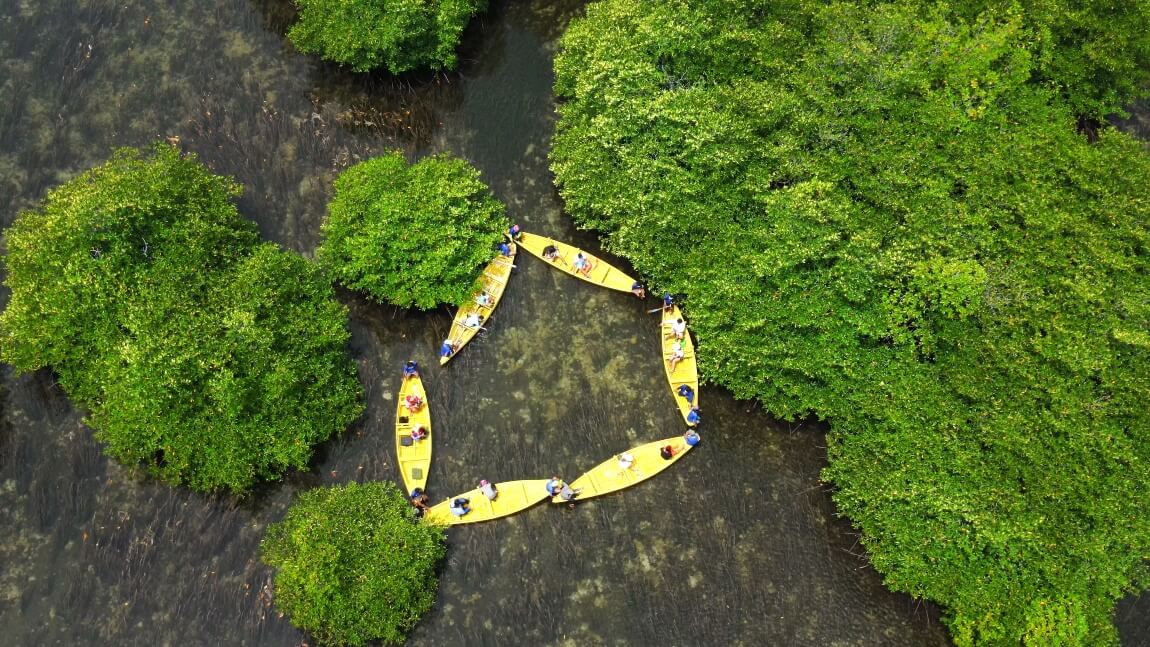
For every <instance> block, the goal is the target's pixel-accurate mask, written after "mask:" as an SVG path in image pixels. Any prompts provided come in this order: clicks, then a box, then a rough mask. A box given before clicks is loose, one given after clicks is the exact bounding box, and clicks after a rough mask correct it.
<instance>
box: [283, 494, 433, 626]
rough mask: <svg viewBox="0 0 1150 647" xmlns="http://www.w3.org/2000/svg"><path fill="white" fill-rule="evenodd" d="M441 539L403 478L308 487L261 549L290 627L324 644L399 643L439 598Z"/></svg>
mask: <svg viewBox="0 0 1150 647" xmlns="http://www.w3.org/2000/svg"><path fill="white" fill-rule="evenodd" d="M443 540H444V538H443V531H442V530H440V529H439V528H437V527H435V526H431V525H428V524H425V523H420V522H419V521H418V520H416V519H415V518H414V516H413V515H412V508H411V506H410V505H409V504H408V502H407V500H406V499H405V498H404V497H403V495H402V494H400V492H399V490H398V489H397V488H396V487H395V485H393V484H391V483H366V484H363V485H358V484H355V483H352V484H350V485H347V486H344V487H333V488H320V489H315V490H311V491H309V492H306V493H304V494H303V495H302V496H300V497H299V499H298V500H297V501H296V502H295V504H294V505H292V507H291V509H290V510H288V513H287V516H286V517H285V518H284V520H283V521H282V522H280V523H277V524H273V525H271V526H269V527H268V529H267V534H266V535H265V537H264V541H263V544H262V545H261V549H262V552H263V559H264V562H266V563H267V564H268V565H269V566H271V567H273V568H275V569H276V574H275V602H276V606H277V607H278V608H279V609H280V610H281V611H283V612H284V613H286V614H287V615H288V616H289V617H290V618H291V621H292V624H294V625H295V626H297V627H299V628H300V629H303V630H305V631H309V632H311V633H312V634H314V635H315V637H316V638H318V639H319V640H320V641H322V642H324V643H328V644H333V645H343V644H348V645H362V644H364V643H365V642H367V641H369V640H376V639H379V640H383V641H386V642H393V643H394V642H401V641H402V640H403V639H404V636H405V634H406V633H407V631H408V630H410V629H411V627H413V626H414V625H415V623H416V622H417V621H418V620H419V618H420V616H422V615H423V614H424V613H426V612H427V611H428V610H429V609H430V608H431V606H432V605H433V604H434V603H435V591H436V587H437V586H438V580H437V577H436V574H435V567H436V564H437V563H438V562H439V560H440V559H442V558H443V555H444V552H445V548H444V544H443Z"/></svg>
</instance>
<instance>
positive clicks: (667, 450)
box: [659, 445, 679, 461]
mask: <svg viewBox="0 0 1150 647" xmlns="http://www.w3.org/2000/svg"><path fill="white" fill-rule="evenodd" d="M678 453H679V450H677V449H675V448H674V447H672V446H671V445H663V448H662V449H660V450H659V455H660V456H662V457H663V460H665V461H669V460H671V459H672V458H674V457H675V454H678Z"/></svg>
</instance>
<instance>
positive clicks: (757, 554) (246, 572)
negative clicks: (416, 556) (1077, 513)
mask: <svg viewBox="0 0 1150 647" xmlns="http://www.w3.org/2000/svg"><path fill="white" fill-rule="evenodd" d="M493 4H494V6H493V8H492V9H491V10H490V11H489V12H487V13H486V14H485V15H484V16H483V17H481V18H480V19H479V20H478V21H477V23H476V24H475V25H473V27H472V28H471V29H470V30H469V32H468V34H467V39H466V44H465V46H464V48H463V51H462V58H463V60H464V64H463V67H462V70H461V71H460V72H459V73H456V74H451V75H439V76H430V75H425V76H410V77H403V78H401V79H394V78H390V77H387V76H385V75H351V74H347V73H344V72H341V71H340V70H338V69H337V68H335V67H332V66H328V65H324V64H320V63H318V62H316V61H315V60H313V59H311V58H308V57H303V56H300V55H298V54H295V53H294V52H293V51H292V50H291V48H290V46H289V45H287V44H286V42H285V41H284V39H283V36H282V35H283V31H284V30H285V29H286V26H287V25H288V24H290V21H291V18H292V16H291V14H292V12H291V9H290V5H289V4H288V3H286V2H282V1H281V0H259V1H255V2H243V1H231V2H228V1H224V0H219V1H217V2H212V1H210V0H188V1H186V2H179V3H166V2H159V0H141V1H139V2H134V3H131V4H130V5H128V6H125V5H124V4H123V3H117V2H112V1H111V0H89V1H86V2H76V1H75V0H43V1H39V2H35V1H32V0H20V1H19V2H17V3H16V6H15V8H13V9H10V10H9V11H7V12H6V15H5V16H4V17H3V18H0V66H2V68H0V69H2V70H3V71H2V72H0V105H2V106H5V107H6V108H7V110H6V111H4V112H3V113H0V196H2V197H3V198H4V199H3V200H2V202H0V204H2V206H0V210H2V211H0V224H3V225H4V226H7V225H8V224H10V223H11V222H12V220H13V218H14V217H15V215H16V213H17V212H18V211H19V209H20V208H23V207H27V206H28V205H30V204H32V203H34V202H35V201H36V200H39V199H40V198H41V197H42V196H43V195H44V193H45V191H46V190H48V189H49V188H50V187H52V186H54V185H55V184H58V183H59V182H61V181H64V180H66V179H68V178H69V177H72V176H73V175H75V174H76V173H77V172H79V171H82V170H83V169H85V168H87V167H89V166H91V165H94V164H97V163H99V162H101V161H102V160H104V159H105V158H106V157H107V156H108V154H109V151H110V150H111V149H112V148H113V147H115V146H122V145H133V146H138V145H145V144H147V143H148V142H151V141H154V140H156V139H162V138H167V139H170V140H171V141H173V142H178V143H179V145H180V146H182V147H183V148H184V149H186V150H189V151H193V152H195V153H197V154H198V155H200V156H201V159H203V160H204V161H205V162H206V163H207V164H208V165H209V166H210V167H211V168H212V169H213V170H214V171H216V172H218V173H223V174H228V175H232V176H234V177H236V178H237V179H238V180H239V181H240V182H242V183H243V184H244V186H245V189H246V192H245V195H244V197H243V198H242V199H241V200H240V209H241V211H242V213H243V214H244V215H245V216H246V217H249V218H251V219H253V220H254V221H256V222H257V223H258V224H259V227H260V231H261V232H262V234H263V235H264V236H265V237H266V238H268V239H270V240H273V241H276V242H277V243H279V244H280V245H282V246H283V247H285V248H288V249H292V250H296V251H298V252H300V253H303V254H305V255H308V256H310V255H311V254H312V252H313V250H314V248H315V245H316V243H317V239H318V232H319V225H320V222H321V221H322V218H323V213H324V205H325V203H326V201H327V198H328V193H329V190H330V184H331V180H332V178H333V177H334V176H335V174H336V173H337V172H338V171H339V170H340V169H341V168H344V167H345V166H346V165H348V164H350V163H353V162H355V161H356V160H358V159H362V158H364V157H368V156H371V155H375V154H378V153H379V152H381V151H384V150H386V149H388V148H400V149H402V150H404V151H405V152H407V153H408V154H409V155H410V156H411V157H412V158H413V159H414V158H416V157H420V156H423V155H426V154H429V153H434V152H439V151H450V152H452V153H454V154H456V155H459V156H462V157H464V158H466V159H468V160H470V161H471V162H473V163H474V164H475V165H476V166H477V167H478V168H479V169H480V170H481V172H482V174H483V178H484V180H485V181H486V182H487V183H489V184H490V185H491V186H492V188H493V190H494V191H495V193H496V195H497V196H498V197H499V198H500V199H501V200H503V201H504V202H505V203H506V204H507V205H508V211H509V215H510V216H511V217H512V218H513V219H514V220H516V221H518V222H520V223H522V224H523V226H524V228H525V229H527V230H528V231H535V232H539V233H546V234H550V235H553V236H555V237H561V238H564V239H567V240H570V241H573V242H575V243H577V244H580V245H583V246H586V247H588V248H590V249H595V250H597V249H598V243H597V241H596V239H595V237H594V236H593V235H590V234H588V233H586V232H578V231H576V230H575V229H574V227H573V225H572V224H571V222H570V220H569V219H568V218H567V217H566V216H565V215H564V214H563V213H562V211H561V203H560V201H559V199H558V197H557V195H556V193H555V191H554V188H553V186H552V183H551V176H550V173H549V171H548V169H547V151H548V144H547V143H548V139H549V137H550V134H551V131H552V127H553V121H554V104H553V100H552V97H551V93H550V88H551V82H552V75H551V59H552V56H553V54H554V46H555V45H554V44H555V39H556V38H557V37H558V35H559V34H560V33H561V31H562V29H563V27H564V26H565V25H566V23H567V21H568V20H569V19H570V18H571V16H573V15H577V14H578V12H579V11H581V7H582V2H571V1H560V2H548V1H547V0H534V1H531V2H518V3H509V2H494V3H493ZM621 264H622V265H624V267H625V266H626V265H625V263H621ZM518 265H519V267H518V270H517V271H516V273H515V275H514V276H513V277H512V279H511V281H510V283H509V287H508V291H507V294H506V296H505V298H504V301H503V303H502V304H501V305H500V307H499V310H498V311H497V312H496V314H495V316H494V318H493V319H492V320H491V324H490V332H488V333H486V334H484V335H482V336H481V337H479V338H478V339H477V340H476V341H474V342H472V344H471V345H470V346H468V347H467V348H466V349H465V350H464V351H463V353H462V354H461V355H460V357H458V358H457V359H455V360H454V361H453V362H452V363H451V364H450V365H449V366H448V367H447V368H446V369H445V370H440V369H439V367H438V366H437V365H436V362H435V361H434V358H435V349H436V348H437V344H438V341H439V340H441V339H442V338H443V337H444V335H445V333H446V331H447V329H448V326H449V323H450V313H449V312H447V311H446V310H442V311H438V312H431V313H418V312H407V311H403V310H397V309H394V308H390V307H381V306H377V305H374V304H371V303H369V302H367V301H366V300H363V299H360V298H359V297H357V296H356V295H354V294H349V293H342V294H341V298H342V299H343V300H344V302H345V303H347V304H348V306H349V308H350V310H351V324H350V325H351V330H352V335H353V339H352V352H353V354H354V356H355V358H356V360H357V361H358V364H359V368H360V377H361V379H362V381H363V384H364V386H365V389H366V403H367V409H366V412H365V413H364V415H363V417H362V418H361V419H360V420H359V421H358V422H357V423H356V424H355V425H353V427H352V428H351V429H349V430H348V432H347V433H346V434H344V435H343V436H342V437H340V438H338V439H335V440H333V441H330V442H329V443H327V444H325V445H324V446H322V447H321V448H320V451H319V453H318V454H317V457H316V459H315V461H314V462H313V465H314V469H313V470H312V471H311V472H310V473H306V474H293V475H291V476H290V477H289V478H288V479H287V480H286V481H285V482H283V483H275V484H269V485H267V486H264V487H262V488H260V490H259V491H258V492H256V493H255V494H254V495H253V496H251V497H249V498H248V499H246V500H243V501H239V502H237V501H234V500H231V499H228V498H212V497H204V496H202V495H198V494H193V493H190V492H187V491H184V490H180V489H172V488H169V487H166V486H163V485H159V484H157V483H155V482H152V481H150V480H141V479H138V478H136V477H134V476H133V475H131V474H130V473H126V472H125V471H124V470H123V469H121V468H120V467H119V466H117V465H116V464H114V463H110V462H108V461H107V460H105V459H104V458H103V457H102V455H101V453H100V448H99V446H98V444H97V443H96V442H95V441H94V440H93V439H92V436H91V433H90V431H89V430H87V429H86V428H85V427H84V425H83V424H82V415H81V414H80V413H79V412H77V411H76V410H75V409H74V408H73V407H72V405H71V404H70V403H69V402H68V400H67V398H65V397H64V395H63V394H62V393H61V391H60V390H59V388H57V387H56V386H55V384H54V382H53V378H52V375H51V373H50V372H48V371H40V372H38V373H35V374H32V375H23V376H14V375H13V374H12V372H11V369H10V368H9V367H5V368H4V369H3V370H4V372H3V378H4V379H3V385H2V388H3V393H2V394H0V395H2V398H0V402H2V406H3V412H2V416H0V564H2V566H0V642H2V643H3V644H5V645H19V646H23V645H108V644H116V645H180V646H190V645H240V644H242V645H293V644H300V643H301V642H303V641H304V640H305V637H304V636H303V635H302V634H300V633H299V632H297V631H296V630H295V629H293V628H292V627H291V625H290V624H289V623H288V621H287V620H286V619H285V618H280V617H278V616H277V614H276V613H275V611H274V608H273V607H271V606H270V599H269V590H270V589H269V582H270V573H269V571H268V570H267V569H266V568H265V567H263V566H262V565H261V564H260V563H259V561H258V556H257V546H258V543H259V541H260V539H261V538H262V536H263V530H264V528H265V527H266V525H267V524H268V523H270V522H273V521H276V520H278V519H280V518H281V517H282V516H283V514H284V511H285V509H286V506H287V505H288V504H289V502H290V500H291V497H292V496H293V494H294V493H296V492H298V491H301V490H303V489H307V488H311V487H315V486H319V485H328V484H334V483H344V482H348V481H353V480H358V481H365V480H394V479H395V478H396V477H397V474H396V471H395V466H394V462H393V448H392V432H391V424H392V422H393V415H394V393H395V389H396V387H397V386H398V372H399V367H400V365H401V364H402V362H403V360H406V359H408V358H412V357H414V358H417V359H420V360H422V363H423V364H424V366H425V367H426V369H425V370H424V380H425V383H426V384H427V386H428V389H429V395H430V406H431V407H432V416H433V419H434V422H435V428H436V430H437V434H436V440H435V442H436V445H435V458H434V461H433V466H432V470H431V474H430V488H431V490H432V493H433V495H434V498H435V499H436V500H437V501H438V500H440V499H442V498H443V497H446V496H448V495H451V494H453V493H455V492H458V491H462V490H465V489H468V488H470V487H472V486H473V485H474V483H475V482H476V481H477V480H478V479H479V478H488V479H492V480H513V479H520V478H545V477H547V476H550V475H551V474H553V473H559V474H562V475H566V476H568V477H570V478H574V476H576V475H577V474H579V473H581V472H582V471H583V470H584V469H585V468H587V467H590V466H591V465H594V464H595V463H597V462H599V461H600V460H603V459H605V458H607V457H608V456H610V455H611V454H613V453H615V452H618V451H620V450H621V449H624V448H626V447H628V446H629V445H631V444H635V443H638V442H641V441H647V440H654V439H658V438H661V437H665V436H670V435H673V434H678V433H681V431H682V430H683V425H682V422H681V420H680V419H679V416H678V414H677V412H676V411H675V409H674V406H673V402H672V399H671V397H670V394H669V392H668V389H667V387H666V383H665V381H664V378H663V373H662V368H661V366H660V360H659V350H658V348H659V347H658V336H657V335H658V332H657V328H656V324H657V319H655V318H654V316H653V315H647V314H646V313H645V309H646V308H648V307H651V304H644V303H640V302H639V301H637V300H635V299H633V298H632V297H630V296H628V295H622V294H616V293H609V292H607V291H604V290H599V289H596V288H594V287H592V286H589V285H586V284H584V283H582V282H579V281H576V280H573V279H570V278H568V277H566V276H565V275H562V274H560V273H558V272H556V271H554V270H551V269H550V268H548V267H546V266H544V265H543V264H542V263H540V262H537V261H535V260H534V259H532V258H527V257H523V258H521V259H520V261H519V263H518ZM4 298H6V295H5V297H4ZM699 347H700V352H706V340H705V339H703V340H699ZM701 397H702V399H703V402H704V410H705V414H706V420H705V423H704V426H703V427H702V433H703V437H704V443H703V444H702V445H700V446H699V447H698V448H697V449H696V450H695V451H694V452H692V453H691V454H690V455H688V456H686V457H685V458H684V459H683V460H682V461H681V462H679V463H678V464H677V465H676V466H675V467H674V468H673V469H672V470H670V471H668V472H666V473H665V474H663V475H661V476H659V477H658V478H656V479H654V480H652V481H650V482H648V483H645V484H643V485H641V486H638V487H636V488H633V489H632V490H629V491H626V492H623V493H621V494H619V495H616V496H611V497H606V498H603V499H599V500H595V501H591V502H587V503H585V504H583V505H581V506H580V507H578V508H576V509H575V510H567V509H565V508H559V507H551V506H549V505H542V506H539V507H536V508H533V509H531V510H529V511H527V512H526V513H523V514H521V515H518V516H516V517H513V518H510V519H507V520H502V521H496V522H492V523H488V524H483V525H478V526H473V527H461V528H456V529H453V530H451V531H450V532H449V542H450V549H449V553H448V559H447V562H446V564H445V566H444V568H443V572H442V579H441V583H440V596H439V602H438V604H437V606H436V608H435V610H434V611H433V612H432V613H431V614H430V616H429V617H427V618H426V619H425V620H424V621H423V622H422V623H421V624H420V625H419V627H418V628H417V629H416V631H415V632H414V634H413V636H412V638H411V640H410V643H411V644H414V645H437V646H442V645H580V646H582V645H597V644H612V645H617V644H627V645H658V644H668V645H739V644H742V645H884V646H886V645H914V646H919V645H943V644H947V643H948V637H947V634H946V632H945V630H944V629H943V628H942V626H941V625H940V624H939V622H938V610H937V609H936V608H935V607H934V606H933V605H930V604H925V603H920V602H916V601H914V600H912V599H910V598H909V597H907V596H904V595H897V594H893V593H890V592H888V591H887V590H886V589H885V588H884V587H883V586H882V582H881V577H880V576H879V575H878V574H877V573H876V572H875V571H874V570H873V569H872V568H870V567H869V566H868V565H867V563H866V561H865V557H864V555H863V554H862V551H861V549H860V547H859V546H858V544H857V542H856V536H855V534H854V533H853V532H852V531H851V528H850V526H849V524H848V523H847V522H845V521H844V520H841V519H838V518H836V517H835V514H834V508H833V506H832V504H831V501H830V496H829V493H828V491H827V488H826V487H825V486H824V485H823V484H821V483H820V481H819V470H820V469H821V468H822V467H823V465H824V464H825V461H826V455H825V451H824V449H823V442H824V438H823V430H822V429H821V428H820V427H818V426H817V425H803V424H796V425H787V424H781V423H778V422H776V421H774V420H772V419H771V418H769V417H768V416H766V415H764V414H763V413H762V412H761V411H759V410H758V409H757V407H756V406H754V404H753V403H748V402H736V401H734V400H733V399H732V398H731V397H730V396H729V395H727V394H726V393H725V392H723V391H722V390H720V389H716V388H704V389H703V392H702V394H701ZM1146 605H1147V598H1146V597H1145V596H1144V597H1143V598H1141V599H1137V600H1130V601H1127V602H1126V603H1124V604H1123V605H1122V606H1120V607H1119V613H1118V620H1119V623H1120V625H1121V627H1122V631H1123V640H1124V642H1125V643H1126V644H1129V645H1142V644H1148V641H1150V628H1148V627H1147V620H1146V615H1147V614H1139V613H1138V612H1137V611H1138V609H1139V608H1145V607H1146Z"/></svg>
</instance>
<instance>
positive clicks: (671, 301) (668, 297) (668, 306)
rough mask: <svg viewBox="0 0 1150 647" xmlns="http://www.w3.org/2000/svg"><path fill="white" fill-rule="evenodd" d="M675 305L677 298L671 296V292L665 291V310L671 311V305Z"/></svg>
mask: <svg viewBox="0 0 1150 647" xmlns="http://www.w3.org/2000/svg"><path fill="white" fill-rule="evenodd" d="M673 305H675V299H674V298H673V297H672V296H671V293H670V292H664V293H663V312H667V311H669V310H670V309H671V306H673Z"/></svg>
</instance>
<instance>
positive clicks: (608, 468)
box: [551, 436, 691, 503]
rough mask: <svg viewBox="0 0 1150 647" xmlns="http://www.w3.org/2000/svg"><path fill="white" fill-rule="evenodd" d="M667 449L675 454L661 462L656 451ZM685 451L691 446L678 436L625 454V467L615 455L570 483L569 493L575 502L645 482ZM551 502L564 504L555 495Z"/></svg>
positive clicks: (639, 447)
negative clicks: (626, 456)
mask: <svg viewBox="0 0 1150 647" xmlns="http://www.w3.org/2000/svg"><path fill="white" fill-rule="evenodd" d="M667 445H670V446H671V448H672V450H674V452H675V453H674V454H673V455H672V456H671V458H663V457H662V456H661V455H660V454H659V451H660V450H661V449H662V448H664V447H666V446H667ZM689 449H691V445H688V444H687V441H686V440H684V439H683V437H682V436H675V437H674V438H665V439H663V440H656V441H655V442H653V443H647V444H646V445H639V446H638V447H634V448H632V449H629V450H627V451H626V452H624V453H626V454H630V457H631V460H630V461H629V465H628V464H627V463H626V462H624V461H623V460H621V457H622V456H623V454H622V453H621V454H616V455H614V456H612V457H611V458H608V459H607V460H605V461H603V462H602V463H599V464H598V465H596V466H595V467H594V468H592V469H591V471H589V472H587V473H586V474H584V475H583V476H580V477H579V478H577V479H575V480H574V481H572V482H571V483H570V486H571V489H573V490H575V491H576V492H577V493H578V494H577V495H576V497H575V500H576V501H582V500H584V499H590V498H592V497H597V496H603V495H604V494H610V493H612V492H618V491H619V490H622V489H623V488H627V487H631V486H632V485H635V484H636V483H639V482H641V481H645V480H647V479H649V478H651V477H652V476H654V475H656V474H658V473H659V472H662V471H663V470H665V469H667V468H668V467H670V466H671V464H672V463H674V462H675V461H677V460H679V459H680V458H682V457H683V455H684V454H686V453H687V450H689ZM551 502H552V503H566V501H564V500H563V498H562V497H560V496H558V495H556V496H554V497H551Z"/></svg>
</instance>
